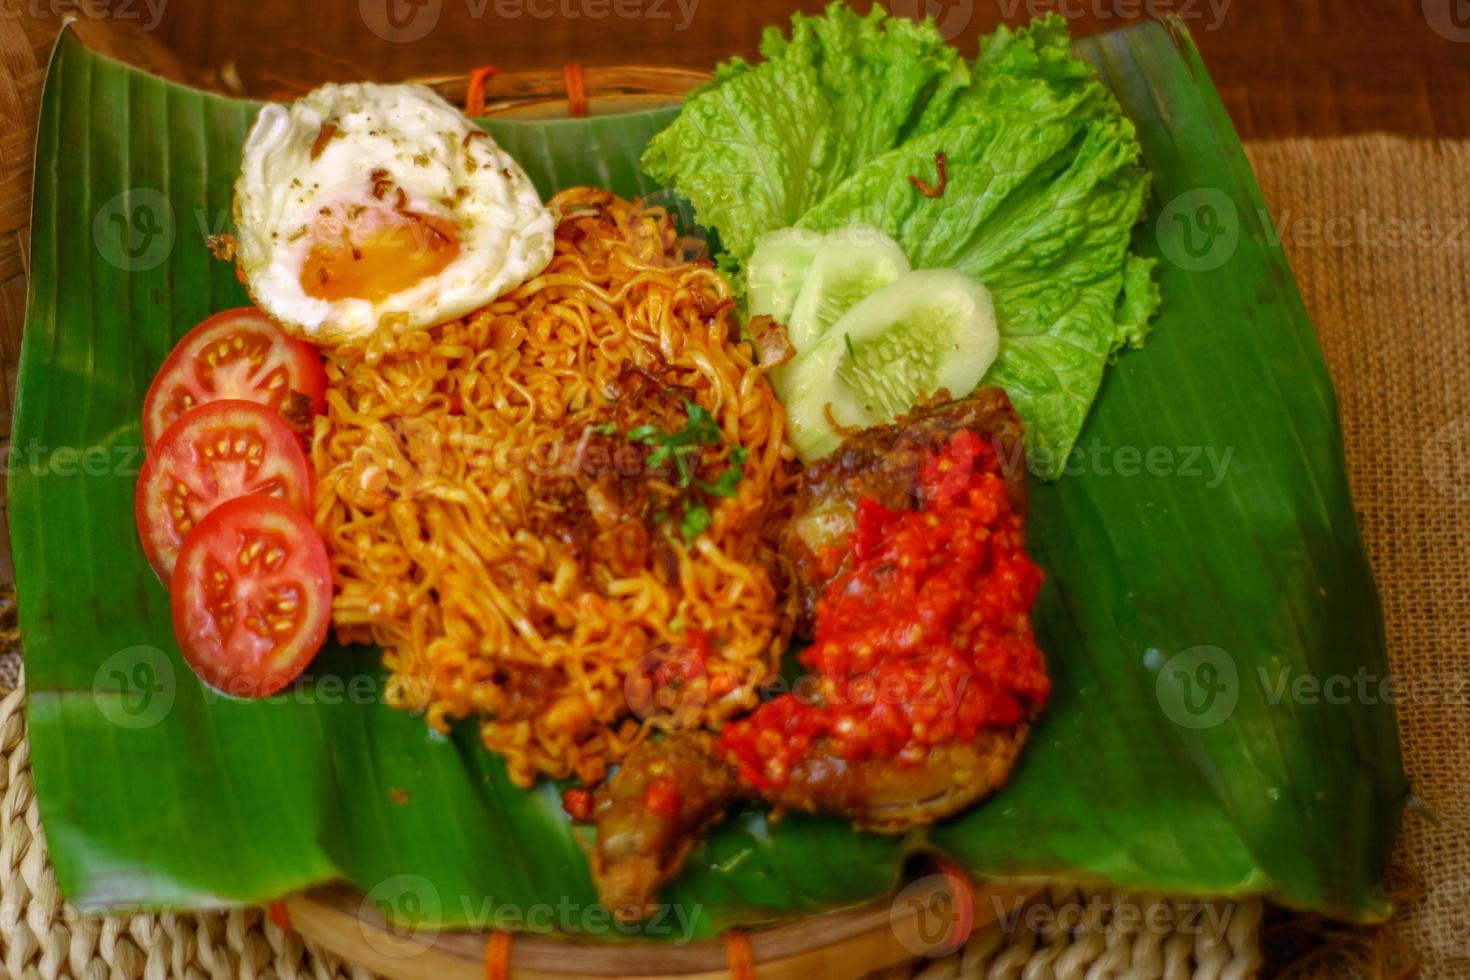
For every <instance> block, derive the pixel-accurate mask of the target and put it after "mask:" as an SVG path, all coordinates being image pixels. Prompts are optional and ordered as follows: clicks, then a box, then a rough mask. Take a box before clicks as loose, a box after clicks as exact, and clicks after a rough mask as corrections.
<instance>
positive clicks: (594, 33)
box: [138, 0, 1470, 139]
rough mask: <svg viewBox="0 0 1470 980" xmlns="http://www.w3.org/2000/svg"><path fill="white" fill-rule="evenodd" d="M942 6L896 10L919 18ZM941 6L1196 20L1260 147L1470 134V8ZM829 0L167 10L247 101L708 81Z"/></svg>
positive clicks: (202, 66) (167, 25)
mask: <svg viewBox="0 0 1470 980" xmlns="http://www.w3.org/2000/svg"><path fill="white" fill-rule="evenodd" d="M138 2H139V4H140V5H141V0H138ZM870 2H871V0H854V4H853V5H854V6H856V7H860V8H866V7H867V6H869V4H870ZM925 2H926V0H889V5H890V8H891V9H894V10H896V11H904V10H907V11H913V10H920V9H924V4H925ZM927 2H928V3H929V4H930V9H932V10H933V12H934V13H935V15H936V18H937V19H938V20H940V22H941V23H942V24H944V23H948V24H952V25H953V26H954V30H955V33H954V35H953V38H952V39H953V40H954V42H955V43H956V44H957V45H958V46H959V47H960V48H961V49H962V50H963V51H965V53H967V54H969V53H973V51H974V49H975V46H976V39H977V38H978V37H979V36H980V35H981V34H982V33H984V32H987V31H989V30H991V29H992V28H994V27H995V25H996V24H998V23H1000V22H1001V21H1003V20H1004V21H1008V22H1011V23H1019V22H1023V21H1025V20H1026V19H1027V18H1028V16H1029V15H1030V14H1031V13H1045V12H1047V11H1049V10H1060V11H1062V12H1064V13H1068V14H1077V15H1078V16H1076V17H1073V18H1071V19H1072V20H1073V26H1074V30H1076V31H1078V32H1080V33H1094V32H1096V31H1101V30H1109V29H1112V28H1116V27H1121V26H1123V25H1125V24H1127V23H1128V22H1130V21H1132V20H1137V19H1138V18H1139V17H1140V16H1143V15H1144V14H1143V12H1144V11H1147V10H1150V9H1152V10H1155V11H1158V12H1160V13H1167V12H1171V11H1172V12H1174V13H1176V14H1179V15H1181V16H1182V17H1184V19H1185V21H1186V23H1188V25H1189V27H1190V30H1191V32H1192V33H1193V34H1194V37H1195V40H1196V42H1197V43H1198V45H1199V47H1200V50H1201V51H1202V52H1203V54H1204V58H1205V62H1206V64H1207V65H1208V66H1209V68H1210V73H1211V75H1212V76H1213V77H1214V79H1215V82H1216V84H1217V85H1218V87H1219V89H1220V92H1221V95H1222V96H1223V98H1224V100H1225V103H1226V106H1227V108H1228V109H1229V110H1230V112H1231V115H1232V117H1233V118H1234V119H1235V122H1236V125H1237V127H1238V128H1239V129H1240V131H1241V136H1242V137H1244V138H1245V139H1260V138H1270V137H1277V136H1320V135H1339V134H1346V133H1359V132H1370V131H1374V130H1387V131H1391V132H1399V133H1408V134H1417V135H1436V136H1455V137H1465V136H1470V3H1467V2H1466V0H927ZM824 3H825V0H332V2H318V3H299V2H294V0H248V2H244V0H216V2H212V3H203V2H193V3H182V2H180V3H170V4H168V5H167V6H166V8H165V10H164V12H163V14H162V16H161V17H160V18H159V20H158V26H157V30H156V33H157V35H158V37H159V38H160V39H162V40H163V41H164V42H166V43H167V44H169V45H170V46H171V47H173V48H174V49H175V50H176V51H179V52H180V53H182V54H183V55H184V56H185V57H186V58H187V59H188V60H189V61H190V62H191V63H192V64H193V66H194V67H195V69H196V70H198V71H200V72H208V71H209V70H210V69H212V68H214V67H215V66H219V65H225V64H233V65H234V66H235V72H236V73H238V76H239V78H240V80H241V81H242V83H243V84H244V86H245V87H246V89H247V90H248V91H251V92H256V93H261V92H270V91H272V90H275V89H279V88H286V87H292V86H295V85H300V84H309V83H312V82H316V81H318V80H321V79H322V78H324V77H328V76H330V77H335V78H343V77H352V76H375V77H385V78H397V77H403V76H405V75H418V74H426V73H438V72H446V71H458V70H467V69H469V68H470V67H472V66H475V65H481V64H494V65H496V66H498V67H500V68H501V69H505V70H508V69H527V68H548V67H552V68H554V67H559V66H560V65H562V64H563V63H565V62H568V61H580V62H582V63H584V64H588V65H609V64H646V65H669V66H674V67H691V68H704V69H707V68H709V67H710V66H711V65H712V64H713V63H714V62H715V61H717V60H719V59H721V58H725V57H728V56H729V55H731V54H737V53H738V54H744V55H747V56H750V55H753V54H754V53H755V46H756V43H757V41H758V39H759V37H760V32H761V29H762V27H763V26H764V25H766V24H772V23H784V22H785V21H787V20H788V18H789V16H790V14H791V12H792V11H793V10H795V9H804V10H808V11H814V10H819V9H821V7H822V6H823V5H824ZM395 10H396V12H397V13H398V15H399V20H398V21H397V23H398V24H399V25H401V26H402V27H403V28H404V30H405V33H404V34H403V35H400V36H402V37H413V35H415V34H417V33H418V32H419V31H420V30H424V29H425V28H426V27H427V25H429V24H430V23H431V22H432V27H427V30H426V32H425V33H424V35H423V36H422V37H414V38H413V39H411V40H403V41H399V42H393V41H389V40H384V38H383V37H381V36H379V33H383V34H391V33H392V32H391V31H390V30H388V29H387V28H386V27H385V23H386V14H389V13H392V12H393V11H395ZM619 11H621V12H622V16H620V15H619V13H618V12H619ZM543 15H544V16H543ZM369 21H371V22H372V23H369ZM374 27H377V28H378V29H379V33H375V32H374V30H373V28H374ZM1436 27H1438V28H1439V30H1436ZM681 28H682V29H681ZM961 28H962V29H961ZM1447 36H1448V37H1447ZM1449 38H1459V40H1450V39H1449ZM333 39H335V40H333Z"/></svg>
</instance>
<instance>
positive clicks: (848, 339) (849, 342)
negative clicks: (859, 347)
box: [842, 333, 857, 361]
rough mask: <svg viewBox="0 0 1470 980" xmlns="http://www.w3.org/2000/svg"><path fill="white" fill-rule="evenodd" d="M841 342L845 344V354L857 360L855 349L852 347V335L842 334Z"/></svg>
mask: <svg viewBox="0 0 1470 980" xmlns="http://www.w3.org/2000/svg"><path fill="white" fill-rule="evenodd" d="M842 342H843V343H844V344H846V345H847V356H848V357H850V358H852V359H853V360H854V361H855V360H857V351H855V350H853V349H852V335H851V334H846V333H845V334H843V335H842Z"/></svg>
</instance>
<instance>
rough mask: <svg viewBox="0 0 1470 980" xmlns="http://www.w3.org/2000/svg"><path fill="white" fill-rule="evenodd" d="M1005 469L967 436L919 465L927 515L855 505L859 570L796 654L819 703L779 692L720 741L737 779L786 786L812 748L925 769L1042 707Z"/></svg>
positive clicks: (830, 587) (1019, 537)
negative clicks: (934, 756)
mask: <svg viewBox="0 0 1470 980" xmlns="http://www.w3.org/2000/svg"><path fill="white" fill-rule="evenodd" d="M1001 472H1002V470H1001V465H1000V459H999V457H998V456H997V454H996V452H995V450H994V448H993V447H991V446H990V445H988V444H987V443H986V442H985V441H984V440H982V439H980V438H979V437H977V436H975V435H974V434H972V433H970V432H969V431H967V430H960V431H959V432H957V433H955V434H954V435H953V436H952V437H951V438H950V440H949V442H948V443H947V444H946V445H945V446H944V447H943V449H942V450H939V451H936V452H931V453H930V454H929V456H928V457H927V458H925V459H924V460H923V462H922V464H921V465H920V468H919V484H920V487H919V494H918V496H919V498H920V499H921V500H922V502H923V508H924V509H923V510H907V511H894V510H889V509H887V508H885V507H883V506H881V505H879V504H877V503H875V502H874V501H873V500H871V499H868V498H862V499H861V500H859V502H858V506H857V516H856V526H855V528H854V530H853V532H852V535H851V541H850V544H851V552H852V560H851V565H850V567H849V568H848V569H847V571H845V572H844V573H843V574H841V575H840V576H838V577H837V578H835V579H833V580H832V581H831V582H829V583H828V584H827V586H826V588H825V589H824V590H823V592H822V595H821V598H820V599H819V601H818V603H817V611H816V612H817V615H816V629H815V634H816V635H815V637H814V642H813V643H812V645H811V646H810V647H808V648H807V649H806V650H804V651H802V653H801V654H800V655H799V657H798V659H799V660H800V662H801V664H802V665H803V666H804V667H805V668H806V669H807V670H808V671H810V672H812V673H813V674H814V675H816V679H817V683H816V684H815V685H814V686H815V688H816V690H817V692H818V696H817V697H816V698H812V697H810V696H808V697H805V698H803V697H799V696H798V695H797V694H796V693H792V694H783V695H781V696H780V697H777V698H775V699H773V700H771V701H769V702H767V703H765V704H763V705H761V706H760V707H759V708H758V709H756V711H755V712H753V713H752V714H751V715H749V716H748V717H746V718H744V719H741V720H740V721H738V722H734V723H732V724H730V725H728V726H727V727H726V728H725V729H724V731H723V732H722V734H721V737H720V745H721V748H722V749H723V750H724V753H725V755H726V757H727V758H729V759H730V760H731V761H732V762H733V763H734V764H735V765H736V766H737V767H738V769H739V771H740V774H741V777H742V778H743V779H745V780H747V781H748V782H749V783H751V784H752V785H754V786H757V787H760V788H773V787H780V786H783V785H785V783H786V781H787V779H788V778H789V776H790V773H791V768H792V766H793V764H795V763H796V762H797V761H798V760H800V759H801V758H802V757H803V756H804V755H805V754H806V753H808V752H809V751H810V750H811V747H812V745H813V743H814V742H815V741H816V740H817V739H822V740H823V746H822V752H823V754H824V755H837V756H840V757H842V758H844V759H847V760H850V761H854V762H856V761H861V760H864V759H893V758H897V759H900V760H906V761H909V762H919V761H922V760H923V758H924V757H925V755H926V753H927V751H928V750H929V748H930V747H932V746H935V745H942V744H946V743H952V742H957V741H958V742H965V741H968V740H970V739H973V738H974V737H975V735H976V733H977V732H979V731H980V730H981V729H984V728H986V727H991V726H1000V727H1009V726H1014V725H1018V724H1020V723H1021V722H1022V721H1024V720H1025V719H1026V718H1028V717H1030V716H1031V714H1032V713H1033V711H1035V710H1038V709H1040V708H1041V707H1042V705H1043V704H1044V703H1045V702H1046V698H1047V695H1048V693H1049V692H1050V690H1051V682H1050V681H1049V680H1048V678H1047V675H1046V665H1045V663H1044V661H1043V658H1042V655H1041V651H1040V650H1039V649H1038V648H1037V646H1036V642H1035V639H1034V637H1033V636H1032V632H1031V619H1030V612H1031V606H1032V604H1033V603H1034V602H1035V601H1036V594H1037V591H1038V590H1039V589H1040V587H1041V578H1042V576H1041V570H1040V569H1039V568H1037V567H1036V565H1035V564H1034V563H1033V562H1032V561H1031V559H1030V558H1029V557H1028V556H1027V554H1026V549H1025V545H1024V540H1025V538H1024V517H1023V515H1021V514H1019V513H1017V512H1016V510H1015V509H1014V508H1013V507H1012V505H1011V502H1010V498H1009V497H1008V496H1007V495H1006V486H1005V482H1004V480H1003V479H1002V476H1001Z"/></svg>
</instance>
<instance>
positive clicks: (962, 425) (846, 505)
mask: <svg viewBox="0 0 1470 980" xmlns="http://www.w3.org/2000/svg"><path fill="white" fill-rule="evenodd" d="M940 395H941V396H943V395H944V393H943V392H941V393H940ZM960 429H968V430H969V431H971V432H973V433H975V434H976V435H977V436H979V437H980V438H981V439H982V440H984V441H986V442H989V443H990V444H991V445H993V446H994V447H995V448H996V451H997V455H998V456H999V457H1000V461H1001V463H1002V465H1003V467H1004V476H1005V480H1006V488H1007V490H1009V492H1010V496H1011V503H1012V505H1013V506H1014V507H1015V508H1016V510H1017V512H1019V513H1020V514H1022V515H1023V516H1024V515H1025V513H1026V460H1025V449H1024V447H1023V446H1022V443H1021V436H1022V430H1021V422H1020V420H1019V419H1017V418H1016V412H1015V409H1013V408H1012V407H1011V400H1010V398H1009V397H1008V396H1007V395H1006V393H1005V391H1003V390H1002V389H1000V388H981V389H979V390H977V391H976V392H975V393H974V394H973V395H971V396H970V397H969V398H964V399H961V400H959V401H936V402H933V403H930V404H928V405H925V406H921V407H920V408H918V409H916V410H915V411H914V412H913V413H912V414H910V415H908V416H906V417H904V418H902V419H900V420H899V421H898V422H897V423H896V424H894V425H879V426H874V427H873V428H871V429H865V430H863V431H862V432H859V433H858V434H857V435H854V436H850V437H848V438H847V439H845V440H843V443H842V445H841V446H839V447H837V449H836V450H834V451H833V452H831V453H830V454H828V455H827V456H824V457H822V458H821V459H819V460H817V461H816V462H815V463H813V464H812V465H810V466H808V467H807V468H806V469H805V470H803V471H802V474H801V483H800V484H799V486H798V488H797V491H796V500H795V504H794V506H793V511H792V517H791V520H790V521H789V522H788V523H787V525H786V527H785V528H784V529H783V531H782V535H781V555H782V557H783V558H784V559H785V560H786V562H787V563H788V564H789V565H790V567H791V568H792V569H793V570H794V571H795V575H796V583H795V584H796V591H797V595H798V600H799V601H798V605H797V609H798V613H799V616H798V620H797V623H796V631H797V632H798V633H799V634H802V635H807V636H810V635H811V630H812V627H813V625H814V623H815V621H816V608H817V598H818V597H819V596H820V595H821V594H822V590H823V589H824V588H826V586H827V583H828V582H830V581H832V579H834V578H836V577H837V576H838V575H840V574H841V573H842V571H843V569H844V568H845V566H846V561H845V559H847V558H850V555H851V552H850V551H849V550H848V549H847V541H848V538H849V537H850V536H851V534H852V529H853V526H854V523H855V522H856V519H857V502H858V500H859V499H860V498H862V497H867V498H868V499H870V500H873V501H875V502H877V503H879V504H882V505H883V506H884V507H887V508H889V509H891V510H906V509H910V508H912V507H914V506H916V505H917V504H918V503H919V500H918V499H917V497H916V490H917V488H918V486H919V476H918V469H919V466H920V465H921V463H922V461H923V458H924V456H925V455H926V454H927V453H930V452H932V451H933V450H935V449H936V448H937V447H939V446H941V445H943V444H944V442H945V440H947V439H948V438H949V437H950V436H952V435H953V434H954V433H955V432H957V431H959V430H960Z"/></svg>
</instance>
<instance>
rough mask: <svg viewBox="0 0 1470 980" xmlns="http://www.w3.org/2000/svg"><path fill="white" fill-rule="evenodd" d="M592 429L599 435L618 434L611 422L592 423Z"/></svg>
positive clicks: (616, 428)
mask: <svg viewBox="0 0 1470 980" xmlns="http://www.w3.org/2000/svg"><path fill="white" fill-rule="evenodd" d="M592 431H593V432H595V433H597V434H598V435H600V436H615V435H617V434H618V427H617V426H616V425H613V424H612V423H611V422H604V423H602V424H601V425H594V426H593V427H592Z"/></svg>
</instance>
